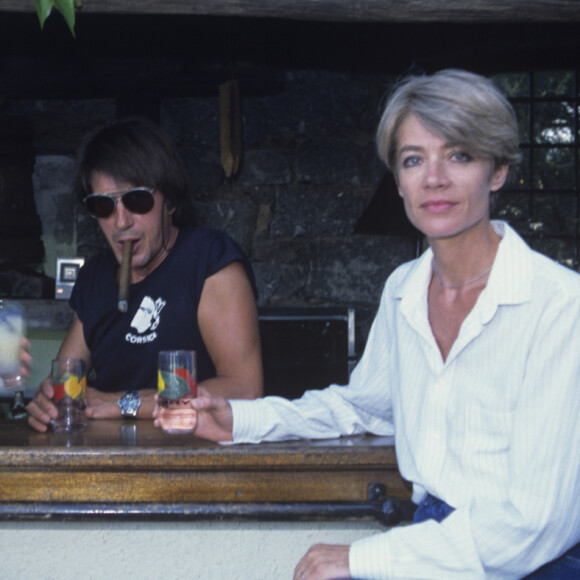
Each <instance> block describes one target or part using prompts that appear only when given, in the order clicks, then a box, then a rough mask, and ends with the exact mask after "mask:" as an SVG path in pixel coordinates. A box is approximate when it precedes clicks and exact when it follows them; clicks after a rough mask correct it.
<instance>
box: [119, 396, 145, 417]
mask: <svg viewBox="0 0 580 580" xmlns="http://www.w3.org/2000/svg"><path fill="white" fill-rule="evenodd" d="M140 406H141V399H140V398H139V394H138V393H134V392H128V393H125V394H124V395H123V396H122V397H121V399H120V400H119V408H120V409H121V413H122V414H123V416H124V417H135V416H136V415H137V411H138V410H139V407H140Z"/></svg>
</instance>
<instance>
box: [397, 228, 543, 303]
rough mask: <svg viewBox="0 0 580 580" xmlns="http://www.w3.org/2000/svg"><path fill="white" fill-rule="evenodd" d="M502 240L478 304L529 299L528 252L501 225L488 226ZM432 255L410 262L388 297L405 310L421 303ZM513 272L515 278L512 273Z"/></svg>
mask: <svg viewBox="0 0 580 580" xmlns="http://www.w3.org/2000/svg"><path fill="white" fill-rule="evenodd" d="M491 223H492V226H493V228H494V229H495V231H496V233H497V234H498V235H499V236H500V237H501V238H502V240H501V242H500V244H499V248H498V251H497V254H496V257H495V260H494V263H493V267H492V269H491V273H490V275H489V278H488V281H487V286H486V289H485V292H482V294H481V297H482V301H485V302H486V303H490V304H495V305H500V304H520V303H522V302H527V301H529V300H530V298H531V279H532V258H531V252H530V248H529V247H528V246H527V244H526V243H525V242H524V240H522V238H521V237H520V236H519V235H518V234H517V233H516V232H515V230H514V229H513V228H512V227H511V226H510V225H509V224H508V223H507V222H504V221H499V220H494V221H492V222H491ZM432 260H433V251H432V250H431V248H428V249H427V250H426V251H425V252H424V253H423V254H422V255H421V256H420V257H419V258H417V260H414V261H413V262H412V263H411V264H410V267H409V268H408V269H407V271H406V272H405V273H404V274H403V275H402V277H401V279H400V280H398V281H397V283H396V284H395V285H394V287H393V288H392V292H391V297H392V298H395V299H402V298H404V301H405V302H406V303H407V306H408V307H411V306H412V305H416V304H417V303H418V302H419V301H424V300H425V297H426V294H427V288H428V287H429V282H430V280H431V277H432V275H433V269H432ZM516 269H517V275H516V274H515V271H516Z"/></svg>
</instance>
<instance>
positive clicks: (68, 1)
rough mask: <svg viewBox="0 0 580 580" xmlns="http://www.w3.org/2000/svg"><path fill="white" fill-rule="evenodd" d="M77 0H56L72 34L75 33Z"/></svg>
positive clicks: (56, 5) (58, 8)
mask: <svg viewBox="0 0 580 580" xmlns="http://www.w3.org/2000/svg"><path fill="white" fill-rule="evenodd" d="M75 4H76V2H75V0H54V5H55V7H56V8H57V10H59V11H60V12H61V14H62V15H63V16H64V19H65V21H66V23H67V24H68V27H69V28H70V31H71V34H72V35H73V36H74V35H75Z"/></svg>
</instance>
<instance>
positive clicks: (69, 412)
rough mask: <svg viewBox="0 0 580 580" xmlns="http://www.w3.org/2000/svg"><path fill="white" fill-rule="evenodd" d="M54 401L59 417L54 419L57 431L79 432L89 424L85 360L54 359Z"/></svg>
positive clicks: (53, 422)
mask: <svg viewBox="0 0 580 580" xmlns="http://www.w3.org/2000/svg"><path fill="white" fill-rule="evenodd" d="M50 377H51V381H52V388H53V390H54V403H55V405H56V408H57V410H58V417H57V418H56V419H52V421H51V425H52V429H53V430H54V432H55V433H79V432H80V431H84V429H85V428H86V426H87V417H86V414H85V409H86V407H87V371H86V365H85V361H84V360H82V359H78V358H59V359H55V360H53V361H52V371H51V375H50Z"/></svg>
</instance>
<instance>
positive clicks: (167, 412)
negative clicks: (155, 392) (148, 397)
mask: <svg viewBox="0 0 580 580" xmlns="http://www.w3.org/2000/svg"><path fill="white" fill-rule="evenodd" d="M192 398H193V397H191V396H189V397H181V398H179V399H166V398H165V397H159V424H160V425H161V429H163V431H165V433H171V434H180V433H191V432H192V431H193V430H194V429H195V426H196V424H197V413H196V412H195V411H194V410H193V408H192V407H191V400H192Z"/></svg>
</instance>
